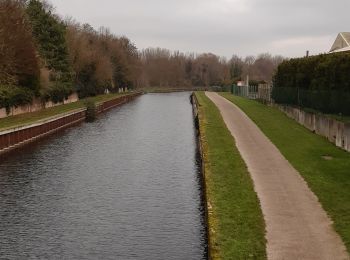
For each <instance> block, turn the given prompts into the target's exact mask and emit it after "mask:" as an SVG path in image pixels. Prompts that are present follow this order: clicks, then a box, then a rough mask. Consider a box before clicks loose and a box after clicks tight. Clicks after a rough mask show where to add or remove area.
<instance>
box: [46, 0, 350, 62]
mask: <svg viewBox="0 0 350 260" xmlns="http://www.w3.org/2000/svg"><path fill="white" fill-rule="evenodd" d="M51 2H52V4H53V5H54V6H56V9H57V12H58V13H59V14H61V15H63V16H64V15H71V16H73V17H74V18H76V19H77V20H78V21H80V22H84V23H85V22H88V23H90V24H92V25H93V26H94V27H98V26H101V25H104V26H106V27H109V28H110V29H111V31H113V32H114V33H115V34H122V35H126V36H128V37H129V38H130V39H131V40H132V41H134V42H135V44H136V45H137V46H138V48H140V49H142V48H146V47H150V46H154V47H158V46H159V47H164V48H169V49H179V50H180V51H184V52H186V51H196V52H213V53H217V54H219V55H224V56H227V57H230V56H231V55H232V54H233V53H236V54H238V55H241V56H244V55H249V54H257V53H259V52H271V53H273V54H282V55H285V56H298V55H299V56H300V55H303V54H304V52H305V50H307V49H308V50H310V51H311V53H320V52H325V51H327V50H328V49H329V48H330V45H331V44H332V40H333V38H335V36H336V34H337V33H338V32H339V31H349V30H350V28H349V27H348V26H349V24H350V21H349V20H350V16H349V15H348V10H349V9H350V1H349V0H338V1H329V0H318V1H317V0H176V1H174V0H172V1H170V0H147V1H146V0H129V1H121V0H99V1H96V0H74V1H68V0H52V1H51Z"/></svg>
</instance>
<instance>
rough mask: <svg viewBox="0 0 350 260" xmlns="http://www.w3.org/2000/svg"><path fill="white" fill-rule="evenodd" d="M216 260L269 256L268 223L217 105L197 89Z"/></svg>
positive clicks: (211, 230)
mask: <svg viewBox="0 0 350 260" xmlns="http://www.w3.org/2000/svg"><path fill="white" fill-rule="evenodd" d="M196 96H197V99H198V102H199V121H200V130H201V140H202V143H203V152H204V161H205V182H206V188H207V200H208V205H209V206H208V209H209V210H208V211H209V214H208V215H209V217H208V218H209V236H210V244H209V250H210V252H211V256H212V258H213V259H249V258H252V259H266V249H265V248H266V245H265V243H266V241H265V224H264V220H263V216H262V212H261V209H260V205H259V201H258V198H257V195H256V193H255V191H254V188H253V183H252V180H251V178H250V175H249V173H248V170H247V167H246V165H245V163H244V161H243V160H242V158H241V156H240V154H239V152H238V150H237V148H236V145H235V141H234V139H233V137H232V135H231V134H230V132H229V130H228V129H227V128H226V125H225V123H224V121H223V119H222V117H221V115H220V112H219V110H218V109H217V108H216V106H215V105H214V104H213V103H212V102H211V101H210V100H209V99H208V98H207V97H206V96H205V94H204V93H203V92H196Z"/></svg>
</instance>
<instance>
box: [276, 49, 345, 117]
mask: <svg viewBox="0 0 350 260" xmlns="http://www.w3.org/2000/svg"><path fill="white" fill-rule="evenodd" d="M273 83H274V84H273V86H274V88H273V91H272V98H273V99H274V101H275V102H276V103H280V104H290V105H297V106H301V107H308V108H312V109H316V110H319V111H321V112H325V113H335V114H339V113H341V114H344V115H350V52H342V53H335V54H322V55H317V56H311V57H305V58H297V59H291V60H289V61H284V62H283V63H281V64H280V65H279V67H278V69H277V72H276V74H275V76H274V82H273Z"/></svg>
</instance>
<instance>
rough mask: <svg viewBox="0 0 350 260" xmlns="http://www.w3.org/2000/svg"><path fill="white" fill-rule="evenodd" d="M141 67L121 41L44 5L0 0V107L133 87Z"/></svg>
mask: <svg viewBox="0 0 350 260" xmlns="http://www.w3.org/2000/svg"><path fill="white" fill-rule="evenodd" d="M140 68H141V63H140V59H139V53H138V52H137V49H136V47H135V46H134V45H133V44H132V43H131V42H130V40H129V39H127V38H126V37H116V36H114V35H113V34H111V33H110V32H109V31H108V29H106V28H101V29H100V30H99V31H96V30H94V29H93V28H92V27H91V26H89V25H80V24H78V23H76V22H74V21H72V20H69V21H63V20H62V19H60V17H58V16H57V15H56V14H55V13H54V11H53V8H52V6H51V5H50V4H48V3H47V2H44V1H39V0H2V1H0V107H6V108H10V107H11V106H18V105H21V104H25V103H29V102H31V100H32V99H33V97H35V96H37V97H40V98H42V100H43V101H45V100H49V99H50V100H52V101H54V102H60V101H62V100H64V99H65V98H67V96H68V95H69V94H71V93H72V92H73V91H78V93H79V95H80V97H86V96H93V95H97V94H101V93H103V92H104V91H105V90H106V89H109V90H110V91H116V90H117V89H118V88H120V87H125V86H128V87H136V86H137V85H138V78H139V74H140V71H141V69H140Z"/></svg>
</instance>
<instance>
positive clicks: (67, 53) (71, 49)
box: [0, 0, 283, 111]
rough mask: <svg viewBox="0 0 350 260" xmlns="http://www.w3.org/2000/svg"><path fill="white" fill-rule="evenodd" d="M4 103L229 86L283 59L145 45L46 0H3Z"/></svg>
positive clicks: (0, 56) (267, 74) (0, 75)
mask: <svg viewBox="0 0 350 260" xmlns="http://www.w3.org/2000/svg"><path fill="white" fill-rule="evenodd" d="M0 39H1V42H0V48H1V52H0V108H3V107H5V108H7V111H10V107H12V106H20V105H23V104H27V103H30V102H31V101H32V99H33V98H34V97H40V98H41V99H42V100H43V101H47V100H51V101H53V102H61V101H62V100H64V99H65V98H67V97H68V96H69V94H70V93H72V92H78V94H79V96H80V97H81V98H85V97H89V96H96V95H100V94H102V93H105V92H118V90H119V89H120V88H128V89H132V88H133V89H135V88H148V87H151V88H160V89H166V88H192V87H209V86H219V87H221V86H227V85H230V84H231V83H232V82H235V81H237V80H239V79H243V78H245V76H246V75H247V74H249V75H250V77H251V78H252V79H255V80H262V81H270V80H271V78H272V73H273V71H274V69H275V68H276V67H277V65H278V64H279V63H280V62H281V61H282V60H283V58H282V57H280V56H275V57H273V56H271V55H269V54H261V55H259V56H257V57H253V56H248V57H246V58H245V59H242V58H240V57H238V56H236V55H233V57H232V59H230V60H227V59H226V58H225V57H220V56H217V55H215V54H212V53H204V54H196V53H186V54H185V53H181V52H179V51H169V50H167V49H161V48H148V49H145V50H138V49H137V48H136V46H135V45H134V44H133V43H132V42H131V40H129V39H128V38H127V37H124V36H122V37H120V36H116V35H114V34H113V33H111V32H110V31H109V30H108V29H107V28H104V27H101V28H99V29H95V28H93V27H91V26H90V25H89V24H80V23H79V22H77V21H75V20H74V18H69V19H62V18H61V17H60V16H59V15H57V14H56V13H55V10H54V7H53V6H51V5H50V3H49V2H47V1H41V0H3V1H0Z"/></svg>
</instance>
